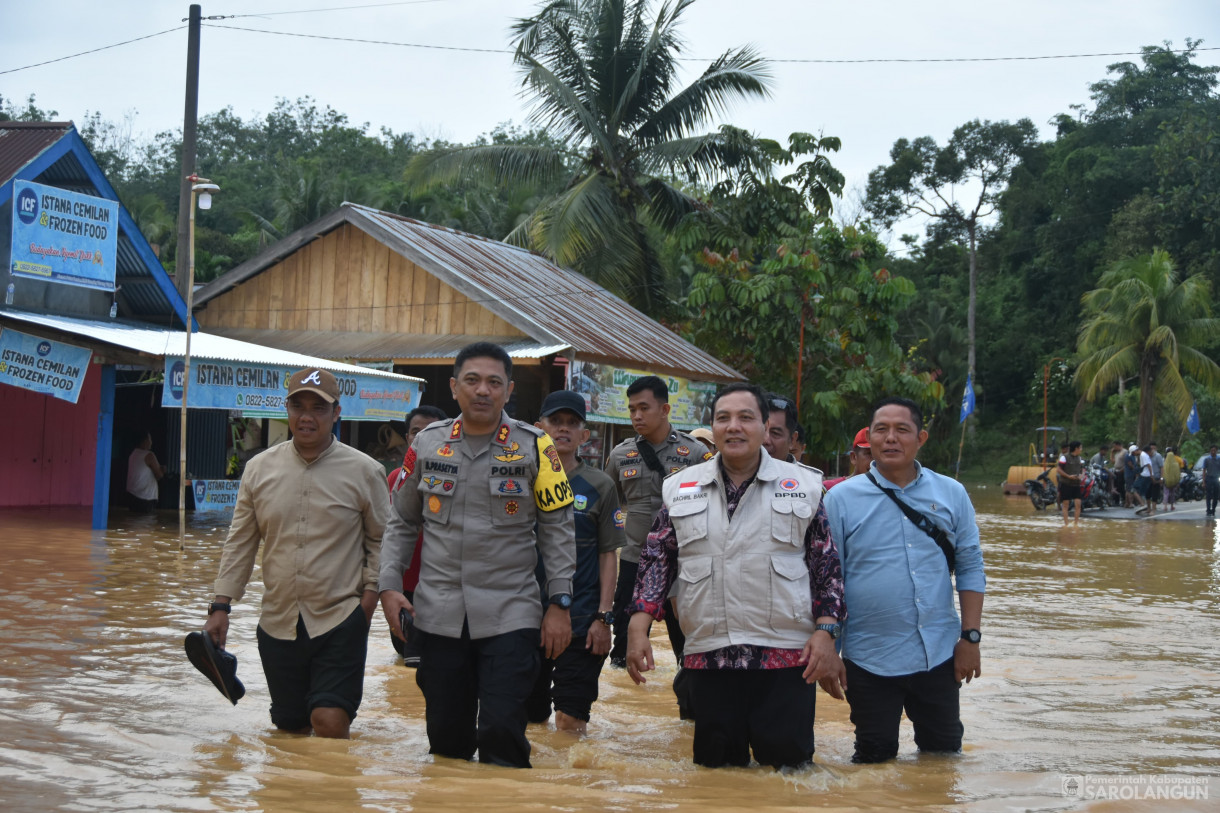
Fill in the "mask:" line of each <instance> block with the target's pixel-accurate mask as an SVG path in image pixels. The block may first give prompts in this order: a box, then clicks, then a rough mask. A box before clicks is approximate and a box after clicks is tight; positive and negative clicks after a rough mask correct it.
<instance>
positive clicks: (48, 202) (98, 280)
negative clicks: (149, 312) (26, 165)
mask: <svg viewBox="0 0 1220 813" xmlns="http://www.w3.org/2000/svg"><path fill="white" fill-rule="evenodd" d="M118 246H119V204H118V202H117V201H113V200H106V199H104V198H95V197H93V196H91V195H82V194H80V193H77V192H69V191H67V190H66V189H58V188H56V187H54V186H44V185H42V184H37V183H31V182H30V181H13V264H12V267H11V270H12V273H13V276H14V277H29V278H31V279H40V280H43V281H45V282H62V283H66V284H68V285H79V286H81V287H82V288H96V289H98V290H102V291H113V290H114V274H115V268H116V266H117V252H118Z"/></svg>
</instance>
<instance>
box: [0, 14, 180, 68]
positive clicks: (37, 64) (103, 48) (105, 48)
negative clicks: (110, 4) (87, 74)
mask: <svg viewBox="0 0 1220 813" xmlns="http://www.w3.org/2000/svg"><path fill="white" fill-rule="evenodd" d="M184 28H186V26H185V25H179V26H175V27H174V28H167V29H165V30H164V31H158V32H157V33H155V34H145V35H144V36H142V37H136V38H134V39H129V40H124V41H123V42H116V43H113V44H112V45H103V46H101V47H100V48H91V49H90V50H88V51H81V52H80V53H77V54H68V55H67V56H61V57H56V58H55V59H48V60H46V61H45V62H35V63H34V64H32V65H22V66H21V67H20V68H9V69H8V70H3V71H0V76H3V75H4V74H6V73H16V72H17V71H25V70H29V69H30V68H39V67H41V66H43V65H50V64H52V63H55V62H63V61H64V60H65V59H75V58H76V57H78V56H85V55H87V54H96V53H97V52H98V51H108V50H110V49H111V48H118V47H119V46H121V45H130V44H131V43H133V42H140V41H141V40H148V39H152V38H153V37H159V36H161V35H162V34H169V33H171V32H173V31H181V30H182V29H184Z"/></svg>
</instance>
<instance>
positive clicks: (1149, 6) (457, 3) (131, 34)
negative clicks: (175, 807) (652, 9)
mask: <svg viewBox="0 0 1220 813" xmlns="http://www.w3.org/2000/svg"><path fill="white" fill-rule="evenodd" d="M188 6H189V3H186V2H167V1H166V0H104V2H103V1H102V0H42V1H41V2H38V3H34V2H19V0H0V94H2V95H3V96H4V97H5V98H6V99H19V100H20V99H24V98H25V97H26V96H28V95H29V94H31V93H33V94H36V95H37V102H38V104H39V106H40V107H43V108H50V109H54V110H57V111H58V112H59V117H60V118H63V119H73V120H76V121H78V122H79V121H80V120H82V119H83V118H84V116H85V114H86V112H87V111H99V112H101V114H102V115H103V116H104V117H105V118H109V119H114V120H118V119H121V118H122V117H123V116H124V114H127V113H129V112H130V113H133V114H134V115H135V119H134V130H135V132H136V134H137V135H143V136H151V135H152V134H153V133H155V132H157V131H160V130H164V129H177V128H180V127H181V125H182V113H183V88H184V84H185V63H186V30H185V27H183V28H181V29H180V30H177V31H172V32H170V33H167V34H162V35H160V36H156V37H152V38H150V39H145V40H143V41H140V42H134V43H131V44H129V45H123V46H121V47H118V48H112V49H109V50H104V51H101V52H98V53H94V54H88V55H85V56H79V57H76V58H73V59H67V60H64V61H60V62H55V63H54V64H49V65H43V66H40V67H33V68H29V69H25V70H18V71H15V72H9V73H5V71H10V70H11V69H13V68H21V67H22V66H26V65H30V64H33V63H37V62H43V61H45V60H51V59H56V58H59V57H63V56H67V55H69V54H74V53H77V52H80V51H86V50H89V49H93V48H99V47H101V46H106V45H111V44H113V43H117V42H121V41H123V40H128V39H132V38H135V37H140V36H145V35H149V34H154V33H156V32H159V31H164V30H166V29H173V28H177V27H179V26H184V25H185V24H184V22H182V20H183V18H185V17H186V16H187V13H188ZM202 6H203V14H204V17H205V27H204V29H203V35H202V59H201V68H200V90H199V112H200V115H204V114H206V113H209V112H213V111H216V110H219V109H221V108H223V107H226V106H231V107H232V108H233V109H234V111H235V112H236V113H237V114H238V115H240V116H242V117H246V118H248V117H250V116H252V115H254V114H259V113H266V112H267V111H269V110H270V109H271V108H272V107H273V105H274V104H275V100H276V98H277V97H286V98H289V99H295V98H297V97H300V96H306V95H308V96H312V97H314V98H315V99H316V100H317V101H318V103H319V105H320V106H323V105H330V106H332V107H334V108H335V109H336V110H339V111H341V112H343V113H346V114H348V116H349V117H350V119H351V120H352V122H353V123H356V124H360V123H364V122H367V123H368V124H369V125H371V127H372V129H373V130H374V131H376V129H377V128H380V127H382V126H385V127H389V128H391V129H393V130H394V131H411V132H415V133H419V134H422V135H424V136H427V137H430V138H435V137H443V138H446V139H450V140H457V141H465V140H469V139H472V138H473V137H475V136H476V135H478V134H480V133H483V132H487V131H488V130H490V129H491V128H493V127H495V126H496V125H497V124H498V123H501V122H506V121H510V120H511V121H513V122H516V123H525V121H526V117H527V110H526V107H525V105H524V103H523V101H522V99H521V97H520V95H519V80H518V78H517V74H516V71H515V70H514V68H513V66H512V64H511V59H510V56H509V54H507V53H471V52H464V51H451V50H438V49H427V48H416V47H402V46H397V45H379V44H369V43H353V42H339V41H331V40H323V39H316V38H305V37H299V36H285V35H282V34H269V33H252V32H250V31H238V30H229V29H223V28H218V27H216V26H237V27H241V28H250V29H262V30H264V31H277V32H288V33H292V34H308V35H323V36H331V37H346V38H353V39H366V40H381V41H390V42H396V43H415V44H419V45H432V46H455V47H464V48H486V49H506V48H507V47H508V46H507V43H508V29H509V26H510V24H511V22H512V20H513V19H514V18H517V17H521V16H526V15H528V14H530V13H532V12H533V10H534V9H535V8H537V6H538V4H537V3H536V2H532V1H526V0H423V1H422V2H420V1H419V0H417V1H416V2H413V3H388V2H386V0H248V2H234V1H233V0H230V1H229V2H204V3H202ZM359 6H365V7H364V8H358V7H359ZM373 6H376V7H373ZM333 7H341V8H340V9H339V10H332V11H314V12H310V13H285V12H301V11H304V10H307V9H324V8H333ZM252 14H265V15H266V16H246V15H252ZM213 15H242V16H238V17H237V18H235V19H224V20H213V21H206V18H207V17H208V16H213ZM681 32H682V34H683V35H684V36H685V38H686V41H687V51H686V54H687V55H688V56H690V57H692V58H697V59H701V60H704V61H702V62H700V61H693V62H690V63H687V66H688V71H689V73H688V75H694V74H695V73H696V72H698V71H701V70H702V69H703V68H704V67H705V66H706V60H710V59H712V58H714V57H715V56H717V55H719V54H721V53H723V52H724V51H725V50H726V49H729V48H733V47H738V46H742V45H752V46H754V47H755V48H757V49H758V50H759V51H761V52H762V54H763V55H764V56H766V57H769V58H771V59H774V60H782V59H842V60H850V59H895V58H902V59H937V58H940V59H943V58H978V57H1033V56H1049V55H1064V54H1093V53H1111V52H1133V51H1138V50H1139V48H1140V47H1141V46H1144V45H1154V44H1160V43H1161V42H1163V41H1165V40H1170V41H1172V42H1173V44H1174V46H1175V47H1182V46H1183V45H1184V41H1185V39H1186V38H1187V37H1191V38H1201V39H1203V40H1204V42H1203V45H1202V47H1203V48H1214V47H1217V46H1220V2H1218V1H1217V0H1143V1H1142V2H1134V1H1133V0H1053V1H1052V0H1025V2H1020V3H1017V2H982V1H981V0H973V2H948V1H947V0H925V2H921V3H912V2H866V1H858V2H854V3H850V2H841V0H840V2H834V3H827V2H821V0H699V2H697V3H696V4H695V5H694V6H693V7H691V8H689V9H688V10H687V12H686V13H685V15H684V23H683V25H682V27H681ZM1124 60H1132V61H1136V62H1138V57H1135V56H1131V57H1120V56H1109V57H1106V56H1103V57H1086V58H1078V59H1048V60H1031V61H997V62H956V63H924V64H921V63H915V64H912V63H876V64H809V63H782V62H777V63H775V64H774V65H773V66H772V69H773V73H774V93H773V96H772V98H771V99H769V100H766V101H760V102H752V103H749V104H739V105H736V106H735V107H734V109H733V110H732V111H730V113H729V114H728V115H727V116H726V117H725V121H727V122H731V123H733V124H736V125H738V126H742V127H745V128H747V129H750V130H752V131H753V132H755V133H756V134H758V135H762V136H767V137H771V138H777V139H781V140H782V139H784V138H785V137H786V136H787V135H788V134H789V133H791V132H794V131H805V132H814V133H817V132H821V133H824V134H826V135H834V136H839V137H840V138H842V139H843V150H842V152H840V153H839V154H838V155H837V156H834V157H833V160H834V163H835V164H836V165H837V166H838V167H839V168H840V169H842V170H843V171H844V173H845V174H846V175H847V179H848V185H849V187H852V186H855V187H860V188H862V187H863V184H864V182H865V180H866V178H867V175H868V172H869V170H871V169H872V168H874V167H875V166H877V165H878V164H881V163H885V162H886V160H887V157H888V152H889V148H890V147H891V146H892V144H893V142H894V140H895V139H897V138H901V137H910V138H914V137H918V136H921V135H931V136H932V137H934V138H935V139H937V140H938V141H944V140H945V139H947V138H948V137H949V135H950V134H951V133H952V131H953V129H954V127H956V126H958V125H960V124H962V123H964V122H966V121H969V120H971V119H974V118H981V119H990V120H1001V119H1009V120H1014V119H1018V118H1022V117H1028V118H1030V119H1032V120H1033V121H1034V123H1035V124H1036V125H1038V126H1039V127H1040V128H1041V131H1042V134H1043V136H1044V137H1047V138H1049V137H1051V136H1052V134H1053V132H1052V130H1051V128H1050V127H1049V125H1048V121H1049V120H1050V119H1051V117H1052V116H1054V115H1056V114H1058V113H1066V112H1070V108H1069V105H1072V104H1086V103H1088V101H1089V91H1088V85H1089V84H1090V83H1092V82H1095V81H1097V80H1099V79H1101V78H1103V77H1105V75H1106V66H1107V65H1108V64H1110V63H1113V62H1119V61H1124ZM1199 61H1200V62H1201V63H1202V64H1208V65H1210V64H1217V63H1220V51H1202V52H1201V56H1200V59H1199Z"/></svg>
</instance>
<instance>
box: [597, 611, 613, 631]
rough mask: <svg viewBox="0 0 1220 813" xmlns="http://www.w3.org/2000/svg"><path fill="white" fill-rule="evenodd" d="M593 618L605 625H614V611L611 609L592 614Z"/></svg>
mask: <svg viewBox="0 0 1220 813" xmlns="http://www.w3.org/2000/svg"><path fill="white" fill-rule="evenodd" d="M594 618H596V619H597V620H598V621H600V622H602V623H603V624H605V625H606V626H607V627H613V626H614V611H613V610H606V611H605V612H604V613H598V614H597V615H595V616H594Z"/></svg>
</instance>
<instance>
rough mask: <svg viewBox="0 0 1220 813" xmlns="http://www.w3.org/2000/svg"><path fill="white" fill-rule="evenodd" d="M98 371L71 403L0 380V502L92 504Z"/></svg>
mask: <svg viewBox="0 0 1220 813" xmlns="http://www.w3.org/2000/svg"><path fill="white" fill-rule="evenodd" d="M101 378H102V377H101V375H100V373H99V371H98V370H97V369H94V368H93V367H92V366H90V369H89V371H88V373H86V375H85V384H84V386H83V387H82V388H81V393H80V400H78V401H77V403H75V404H70V403H68V402H67V401H61V400H60V399H58V398H52V397H51V396H49V395H41V394H39V393H36V392H30V391H29V390H23V389H20V388H19V387H14V386H12V385H9V384H0V426H3V427H4V437H5V440H4V442H3V443H0V506H28V505H92V504H93V468H94V461H95V458H96V456H97V413H98V409H99V408H100V405H101Z"/></svg>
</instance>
